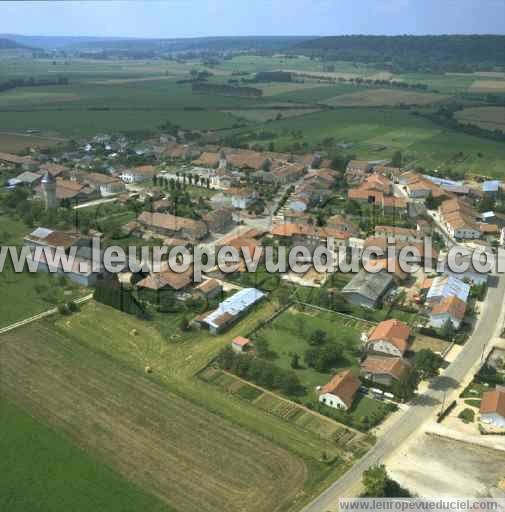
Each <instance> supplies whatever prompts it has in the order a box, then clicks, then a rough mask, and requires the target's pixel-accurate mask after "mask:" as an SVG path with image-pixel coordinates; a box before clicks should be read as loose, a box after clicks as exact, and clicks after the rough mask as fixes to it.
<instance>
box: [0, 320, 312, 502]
mask: <svg viewBox="0 0 505 512" xmlns="http://www.w3.org/2000/svg"><path fill="white" fill-rule="evenodd" d="M0 391H1V392H2V393H3V394H4V395H5V396H7V397H8V398H11V399H13V400H15V401H16V402H17V403H19V404H20V405H21V406H23V407H25V408H26V409H27V410H29V411H31V412H32V413H33V414H34V416H36V417H39V418H43V419H45V420H46V421H47V422H48V423H50V424H51V425H53V426H54V427H56V428H59V429H62V430H63V431H65V432H66V433H67V434H68V435H69V436H70V437H71V438H72V439H73V440H75V441H76V442H77V443H78V444H79V445H80V446H82V447H83V448H84V449H86V450H87V451H89V452H90V453H91V454H92V455H94V456H95V457H97V458H98V459H99V460H102V461H105V462H107V463H109V464H110V465H111V466H112V467H114V468H115V469H116V470H117V471H118V472H119V473H120V474H122V475H123V476H125V477H126V478H128V479H130V480H133V481H135V482H136V483H138V484H139V485H140V486H141V487H143V488H144V489H146V490H147V491H148V492H151V493H153V494H156V495H157V496H159V497H160V498H161V499H163V500H164V501H166V502H167V503H168V504H169V505H171V506H173V507H174V508H175V509H176V510H178V511H180V512H197V511H198V512H218V511H219V512H221V511H233V512H239V511H242V512H249V511H251V512H252V511H254V512H273V511H280V510H289V508H290V504H292V502H293V499H294V498H295V496H296V495H297V494H298V493H299V492H300V490H301V488H302V487H303V482H304V480H305V478H306V467H305V464H304V463H303V461H301V460H300V459H298V458H296V457H294V456H292V455H291V454H290V453H288V452H286V451H285V450H283V449H281V448H278V447H277V446H275V445H273V444H271V443H270V442H268V441H265V440H263V439H261V438H258V437H256V436H253V435H250V434H248V433H247V432H245V431H242V430H239V429H237V428H235V427H234V426H233V425H231V424H230V423H228V422H226V421H224V420H223V419H221V418H220V417H217V416H214V415H212V414H210V413H208V412H207V411H205V410H203V409H201V408H199V407H196V406H195V405H193V404H191V403H189V402H187V401H186V400H183V399H181V398H179V397H178V396H176V395H174V394H171V393H169V392H167V391H166V390H165V389H164V388H162V387H160V386H158V385H157V384H155V383H153V382H151V381H149V380H148V379H146V378H144V377H142V376H140V375H137V374H135V373H132V372H130V370H129V369H126V368H123V367H121V366H120V365H118V364H116V363H115V362H114V361H112V360H109V359H106V358H105V357H104V356H102V355H100V354H95V353H94V352H92V351H91V350H89V349H88V348H85V347H83V346H81V345H78V344H76V343H74V342H72V341H70V340H68V339H66V338H64V337H62V336H60V335H58V334H55V332H54V331H53V330H51V329H50V328H49V327H48V326H46V325H44V324H33V325H31V326H29V327H26V328H22V329H20V330H19V331H15V332H12V333H9V334H8V335H5V336H2V337H1V339H0Z"/></svg>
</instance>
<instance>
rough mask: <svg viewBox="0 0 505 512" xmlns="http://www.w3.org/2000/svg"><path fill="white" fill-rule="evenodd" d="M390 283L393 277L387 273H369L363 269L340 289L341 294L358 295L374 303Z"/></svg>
mask: <svg viewBox="0 0 505 512" xmlns="http://www.w3.org/2000/svg"><path fill="white" fill-rule="evenodd" d="M392 283H393V277H392V276H391V275H389V274H388V273H387V272H378V273H370V272H367V271H366V270H364V269H363V270H360V272H359V273H358V274H356V276H354V277H353V279H352V280H351V281H350V282H349V283H348V284H347V285H346V286H345V287H344V288H343V289H342V293H344V294H351V293H355V294H359V295H362V296H364V297H366V298H368V299H370V300H372V301H374V302H376V301H378V300H379V299H380V298H381V297H382V296H383V295H384V293H385V292H386V291H387V289H388V288H389V287H390V286H391V284H392Z"/></svg>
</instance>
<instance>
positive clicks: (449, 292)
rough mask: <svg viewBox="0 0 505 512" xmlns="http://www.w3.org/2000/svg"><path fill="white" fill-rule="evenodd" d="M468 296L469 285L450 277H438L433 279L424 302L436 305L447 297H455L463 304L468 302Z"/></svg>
mask: <svg viewBox="0 0 505 512" xmlns="http://www.w3.org/2000/svg"><path fill="white" fill-rule="evenodd" d="M469 295H470V285H469V284H467V283H465V282H464V281H463V280H462V279H457V278H455V277H452V276H449V277H448V276H439V277H436V278H435V279H433V281H432V284H431V287H430V289H429V290H428V294H427V295H426V302H428V303H429V304H438V303H440V302H441V301H442V300H444V299H446V298H447V297H451V296H455V297H457V298H458V299H459V300H461V301H463V302H465V303H466V302H467V301H468V296H469Z"/></svg>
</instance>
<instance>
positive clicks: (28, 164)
mask: <svg viewBox="0 0 505 512" xmlns="http://www.w3.org/2000/svg"><path fill="white" fill-rule="evenodd" d="M0 164H4V165H7V166H11V167H20V168H22V169H25V170H35V169H36V166H37V162H36V161H35V160H33V158H31V157H29V156H18V155H12V154H10V153H0Z"/></svg>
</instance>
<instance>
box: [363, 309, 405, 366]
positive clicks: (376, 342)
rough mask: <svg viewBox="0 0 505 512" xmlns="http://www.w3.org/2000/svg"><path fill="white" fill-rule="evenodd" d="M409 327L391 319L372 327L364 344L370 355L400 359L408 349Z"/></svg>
mask: <svg viewBox="0 0 505 512" xmlns="http://www.w3.org/2000/svg"><path fill="white" fill-rule="evenodd" d="M410 334H411V331H410V327H409V326H408V325H407V324H405V323H403V322H401V321H400V320H396V319H394V318H391V319H389V320H385V321H384V322H381V323H380V324H379V325H377V326H376V327H374V329H373V330H372V332H371V333H370V335H369V336H368V341H367V344H366V349H367V351H368V352H370V353H376V354H380V355H386V356H394V357H402V356H403V355H404V354H405V352H406V351H407V350H408V348H409V337H410Z"/></svg>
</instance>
